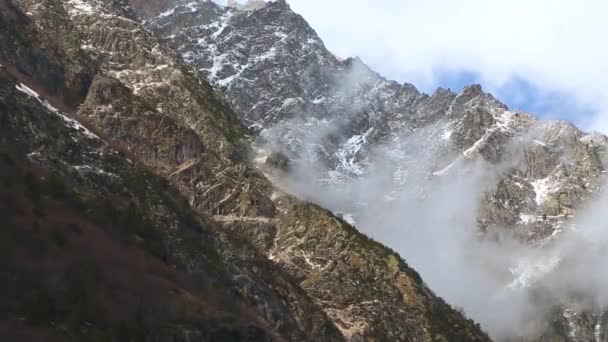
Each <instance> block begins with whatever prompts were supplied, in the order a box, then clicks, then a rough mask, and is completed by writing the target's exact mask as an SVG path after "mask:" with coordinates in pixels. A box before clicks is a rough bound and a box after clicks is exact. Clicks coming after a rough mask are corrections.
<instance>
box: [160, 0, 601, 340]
mask: <svg viewBox="0 0 608 342" xmlns="http://www.w3.org/2000/svg"><path fill="white" fill-rule="evenodd" d="M222 11H223V12H222V13H221V14H219V15H213V18H215V19H213V20H211V21H209V22H207V23H205V25H203V26H197V25H187V24H186V25H184V24H183V23H185V22H186V21H183V20H182V19H181V18H180V16H179V15H169V16H166V17H163V18H162V23H161V24H158V23H157V22H155V20H157V19H158V20H160V19H161V18H157V19H153V20H151V21H149V25H148V27H149V28H150V29H151V30H153V31H156V32H158V33H159V34H160V35H161V36H163V37H165V39H166V41H167V42H168V44H169V45H171V46H172V47H173V48H174V49H175V50H176V51H177V52H178V53H179V55H180V57H181V59H182V60H183V61H184V62H185V63H186V64H188V65H191V66H193V67H194V69H196V70H197V71H198V73H199V75H200V76H201V77H204V78H207V79H208V80H209V82H210V83H211V84H212V85H214V86H215V88H216V89H217V90H218V91H219V92H220V93H222V94H223V96H225V98H226V99H227V101H228V102H229V103H230V105H231V106H232V108H234V109H235V111H236V113H237V115H238V116H239V118H240V119H241V121H242V122H243V123H244V124H245V125H247V126H250V127H252V128H254V129H255V130H256V132H258V133H259V135H260V136H261V137H262V138H263V139H259V140H258V143H261V145H264V144H267V145H268V147H267V148H264V147H263V146H262V148H256V149H255V150H256V151H258V152H259V153H260V156H266V157H267V158H268V161H269V163H266V164H264V163H262V164H263V165H266V166H273V165H275V166H276V167H277V168H283V167H282V166H281V165H282V164H283V163H275V162H274V161H275V159H276V158H275V157H273V156H274V155H276V153H277V152H278V151H277V147H279V148H280V149H281V151H280V153H281V154H282V155H284V156H285V158H286V159H287V160H289V162H290V163H299V162H304V163H310V164H313V165H314V166H315V167H318V168H320V169H322V170H325V171H326V172H325V173H323V172H321V173H320V174H319V176H318V177H317V178H318V179H319V180H320V182H321V183H323V184H331V185H332V186H336V185H339V184H343V183H345V182H349V181H352V180H356V179H358V178H360V177H364V176H365V175H366V172H368V170H370V168H373V166H374V157H375V152H376V151H378V149H379V148H380V149H383V148H388V149H389V150H388V152H387V153H386V156H383V157H386V158H385V159H387V160H389V161H390V162H391V163H394V164H396V165H400V168H399V169H398V170H396V171H395V172H394V180H393V181H394V184H395V186H394V187H393V189H399V187H400V186H402V185H401V183H402V182H403V177H404V176H403V175H404V174H405V175H406V174H407V173H408V171H415V168H416V167H418V165H419V163H418V160H413V161H412V160H410V159H408V151H412V150H417V149H419V150H423V151H427V152H428V155H431V156H433V157H434V160H433V163H431V164H432V167H429V168H430V169H431V170H430V173H431V174H432V175H433V176H434V177H449V176H450V175H451V172H454V170H457V169H458V167H459V166H462V165H467V164H468V163H470V162H475V161H485V162H488V163H489V164H490V165H495V166H500V165H503V164H505V163H506V164H508V165H509V167H508V168H506V170H503V171H501V172H500V177H499V178H500V179H499V181H498V182H497V186H496V189H494V190H493V191H491V192H490V193H488V194H487V195H486V196H484V197H483V199H482V203H481V204H480V206H479V207H480V209H479V213H478V215H477V216H478V221H479V226H480V227H479V228H480V230H481V231H484V232H491V231H493V230H495V229H496V230H501V231H505V228H506V229H507V231H508V232H513V233H514V234H515V236H516V238H517V239H520V240H521V241H524V242H526V243H531V244H541V245H542V244H547V243H550V241H552V240H551V239H554V238H555V237H556V236H559V235H560V233H561V232H563V231H564V229H565V227H567V226H568V224H569V222H570V221H569V219H570V218H571V217H572V215H573V214H574V213H575V212H576V211H577V209H578V208H579V207H581V206H582V205H584V203H585V202H586V201H587V199H588V198H591V197H592V196H593V195H594V194H596V193H597V191H598V189H599V184H600V182H601V179H602V174H603V172H604V169H605V167H606V165H608V164H606V161H607V159H606V148H607V147H608V144H607V143H606V138H605V137H603V136H601V135H597V134H587V133H584V132H581V131H580V130H578V129H577V128H576V127H574V126H573V125H571V124H567V123H562V122H543V121H539V120H537V119H536V118H535V117H534V116H532V115H529V114H527V113H522V112H517V111H512V110H509V108H507V106H506V105H505V104H503V103H501V102H500V101H499V100H498V99H496V98H495V97H494V96H492V95H491V94H489V93H486V92H484V91H483V89H482V88H481V86H479V85H471V86H468V87H466V88H465V89H463V91H462V92H460V93H456V92H453V91H451V90H447V89H438V90H437V91H435V92H434V93H432V94H429V95H427V94H423V93H421V92H419V91H418V90H417V89H416V88H415V87H414V86H413V85H411V84H407V83H406V84H399V83H397V82H394V81H391V80H387V79H385V78H383V77H382V76H380V75H378V74H377V73H375V72H374V71H373V70H372V69H371V68H369V67H367V66H366V65H365V64H364V63H363V62H362V61H360V60H359V59H357V58H349V59H346V60H342V59H339V58H337V57H336V56H334V55H333V54H332V53H331V52H330V51H329V50H328V49H327V48H326V47H325V46H324V44H323V42H322V41H321V39H320V38H319V37H318V35H317V34H316V33H315V31H314V30H313V29H312V28H311V27H310V26H309V25H308V24H307V23H306V21H305V20H304V19H303V18H302V17H300V16H299V15H297V14H296V13H294V12H293V11H292V10H291V9H290V8H289V7H288V6H285V5H284V2H281V3H269V4H268V5H267V6H265V7H264V8H260V9H258V10H256V11H254V12H247V13H243V12H239V11H230V10H229V9H223V10H222ZM196 15H201V14H196ZM210 17H211V16H210ZM167 27H171V29H170V30H167ZM420 132H424V133H420ZM257 147H259V146H257ZM258 157H259V156H258ZM292 165H294V164H292ZM293 169H297V167H296V168H293ZM372 170H373V169H372ZM385 197H386V198H389V200H388V202H383V201H385V199H384V198H379V199H378V202H382V203H386V204H387V205H389V204H390V199H391V198H393V197H392V196H385ZM366 200H367V201H369V199H366ZM332 209H336V211H344V212H347V210H346V209H344V208H332ZM349 209H350V208H349ZM355 216H356V215H355ZM370 229H371V228H370ZM518 276H519V275H517V274H516V275H514V277H516V278H517V277H518ZM591 316H593V315H591ZM559 324H564V323H563V321H560V322H559ZM565 329H566V330H567V329H569V328H568V327H566V328H565ZM581 329H582V328H581ZM582 330H584V329H582ZM581 334H582V335H581V336H584V335H585V333H583V332H581Z"/></svg>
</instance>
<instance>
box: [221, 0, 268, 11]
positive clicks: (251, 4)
mask: <svg viewBox="0 0 608 342" xmlns="http://www.w3.org/2000/svg"><path fill="white" fill-rule="evenodd" d="M266 4H267V2H266V1H264V0H247V2H245V3H242V2H240V1H238V0H228V7H232V8H236V9H239V10H243V11H254V10H257V9H260V8H264V7H266Z"/></svg>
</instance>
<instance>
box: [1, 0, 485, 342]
mask: <svg viewBox="0 0 608 342" xmlns="http://www.w3.org/2000/svg"><path fill="white" fill-rule="evenodd" d="M130 4H131V6H127V1H119V0H117V1H101V0H68V1H60V0H45V1H30V0H22V1H14V2H2V3H1V4H0V27H1V28H2V29H3V32H9V33H10V34H7V35H0V53H1V54H0V64H2V66H0V81H1V82H0V123H1V124H2V125H0V132H1V133H2V134H1V135H0V152H1V153H3V154H2V155H1V157H2V159H1V160H0V163H1V164H2V165H1V167H2V170H3V173H2V174H3V176H4V175H5V174H8V173H5V172H4V171H5V170H11V172H13V171H14V173H15V175H16V176H15V178H16V179H18V180H19V181H18V182H15V184H14V185H13V186H14V188H12V190H10V191H9V192H8V193H5V192H4V191H3V192H1V193H0V196H2V197H1V198H2V201H0V214H1V216H0V223H2V224H3V225H2V227H3V230H2V239H1V240H2V242H1V243H2V247H3V249H2V253H4V252H5V251H6V250H5V249H4V247H5V246H6V245H5V244H4V241H7V240H5V238H9V239H11V240H8V241H13V240H15V241H16V243H14V244H11V246H10V247H11V249H10V256H11V257H10V258H3V259H2V262H3V263H4V262H7V263H9V265H10V267H7V268H3V271H4V270H5V269H8V271H9V274H8V275H7V276H6V277H5V276H4V275H5V274H4V273H3V275H2V278H3V280H6V279H8V281H6V282H4V281H3V282H0V283H1V284H2V286H6V288H4V287H3V289H7V291H9V290H10V291H11V292H7V293H9V294H15V296H12V295H9V296H5V297H4V299H3V304H4V301H7V302H9V304H10V305H2V314H3V315H2V317H0V320H2V323H1V324H0V336H5V335H6V336H13V335H11V334H12V333H22V334H25V335H23V336H30V335H31V334H34V336H37V335H36V334H42V335H43V336H45V338H42V337H41V338H39V340H45V341H46V340H49V341H53V340H63V339H64V338H65V337H66V336H70V338H72V337H74V338H81V339H82V340H95V339H99V338H101V339H103V340H106V339H107V340H133V341H139V340H154V341H165V340H173V341H192V340H203V341H269V340H272V341H275V340H276V341H343V340H352V341H366V340H367V341H373V340H376V341H420V340H425V341H431V340H439V341H488V340H489V338H488V336H487V335H486V334H485V332H483V331H482V329H481V328H480V327H479V326H478V325H477V324H476V323H475V322H473V321H472V320H470V319H467V318H466V317H465V315H463V314H462V313H461V312H459V311H457V310H455V309H454V308H453V307H452V306H450V305H448V304H447V303H446V302H445V301H444V300H443V299H441V298H440V297H438V296H437V295H435V294H434V293H433V292H432V291H431V290H430V289H429V288H428V286H427V285H426V284H425V283H424V282H423V280H422V279H421V277H420V276H419V274H418V273H417V272H416V271H414V270H413V269H412V268H410V267H409V266H408V265H407V264H406V263H405V261H404V260H403V259H402V258H401V257H400V256H399V255H398V254H397V253H395V252H394V251H392V250H390V249H389V248H386V247H385V246H383V245H382V244H380V243H377V242H374V241H373V240H371V239H369V238H368V237H367V236H365V235H363V234H361V233H360V232H358V231H357V230H356V229H355V228H354V227H353V226H352V225H350V224H348V222H346V220H345V219H347V218H348V216H346V215H344V216H343V217H344V218H345V219H341V218H340V217H338V216H336V215H334V214H333V213H332V212H331V211H328V210H325V209H322V208H321V207H319V206H317V205H315V204H312V203H309V202H304V201H301V200H299V199H297V198H295V197H293V196H290V195H288V194H286V193H285V192H284V191H282V190H281V189H280V188H278V187H276V186H275V185H273V184H272V183H271V182H270V181H269V180H268V179H267V178H266V177H265V175H264V174H263V173H261V172H260V171H259V170H258V167H257V166H258V165H267V166H268V167H272V168H275V167H277V168H280V169H283V170H284V171H289V170H290V169H292V168H294V167H296V166H297V165H294V164H293V163H291V162H290V159H289V158H290V156H289V154H288V153H287V152H283V151H281V150H277V151H273V152H272V153H268V154H269V156H270V158H264V160H259V159H258V160H257V163H256V160H254V161H253V162H252V160H251V159H253V158H252V157H255V156H256V155H255V153H254V149H252V148H251V146H250V145H251V142H252V141H253V140H254V139H253V136H252V134H251V133H252V131H251V130H249V129H247V127H245V126H244V125H243V124H242V121H241V120H240V114H238V113H239V112H237V111H235V110H233V109H231V108H230V106H229V105H228V104H227V102H228V101H227V100H226V99H224V98H223V96H222V95H221V94H218V93H217V92H216V91H215V90H214V89H213V88H212V87H211V86H210V85H209V83H208V82H207V81H206V80H205V79H204V78H199V77H198V76H197V70H196V69H194V68H193V67H192V66H189V65H185V64H184V63H183V61H182V60H181V58H180V57H179V55H178V54H177V53H176V52H175V51H174V50H173V49H172V48H171V47H169V46H167V45H166V44H165V43H164V42H163V40H162V39H160V38H159V36H157V35H155V34H154V33H153V32H151V31H150V30H148V29H146V27H145V26H143V25H142V21H141V18H142V16H145V15H147V14H148V15H150V14H154V16H155V17H158V18H156V19H150V21H149V22H148V23H149V24H150V25H152V22H153V21H155V22H161V21H162V20H163V18H167V17H172V16H174V15H177V16H182V18H183V19H184V22H183V23H185V22H186V21H187V19H188V18H187V16H186V15H187V14H193V13H195V12H199V13H200V14H201V16H194V17H191V18H190V19H191V21H190V22H191V23H192V24H193V25H199V26H200V25H207V24H211V23H212V22H214V21H216V20H219V19H218V18H225V17H226V16H227V14H226V13H228V12H229V13H233V12H234V13H254V12H257V11H262V10H265V9H267V8H275V7H272V6H276V5H279V8H287V6H286V5H285V4H284V3H278V4H275V5H272V4H269V5H268V6H265V7H263V8H258V9H257V10H255V8H256V7H259V5H260V4H258V6H255V4H256V3H255V2H252V3H250V5H254V6H253V7H239V8H236V9H229V10H228V12H227V10H226V9H225V8H222V7H218V6H216V5H215V4H213V3H211V2H208V1H198V2H193V1H184V2H180V3H175V2H173V1H136V0H133V1H130ZM176 5H179V6H177V7H175V6H176ZM201 8H203V9H205V11H201V10H200V9H201ZM294 18H295V17H294ZM222 20H223V19H222ZM298 20H300V23H303V21H301V19H298ZM168 29H169V28H168ZM42 62H44V63H42ZM218 73H220V72H219V71H218ZM51 76H52V77H51ZM49 80H50V81H49ZM288 103H291V102H290V101H288ZM259 115H260V117H261V116H262V114H259ZM319 120H320V121H323V118H320V119H319ZM277 122H279V121H277ZM294 148H296V149H297V146H294ZM6 150H8V151H9V152H10V158H9V157H7V156H6V155H5V151H6ZM255 151H257V150H255ZM264 153H266V151H265V150H264V149H262V151H260V154H264ZM12 158H14V159H12ZM5 160H10V161H12V162H14V163H13V164H10V163H9V162H5ZM15 161H18V162H15ZM330 162H331V160H330V159H328V163H330ZM26 170H33V171H34V172H35V173H36V175H37V176H38V175H40V176H41V177H38V178H36V179H38V180H37V181H40V182H41V184H43V185H45V187H46V181H45V179H46V178H45V176H46V175H47V174H52V175H53V176H54V177H56V179H55V181H56V182H65V184H67V185H66V188H69V189H72V188H73V191H74V192H73V193H72V192H68V191H67V190H66V188H61V189H63V190H64V192H63V193H62V192H61V191H56V189H55V191H54V192H53V193H54V194H51V195H47V194H44V196H42V197H41V198H42V200H43V202H44V203H47V202H50V203H53V204H55V205H56V206H55V207H53V208H54V209H56V210H54V211H52V212H49V214H50V215H48V216H47V217H45V219H44V220H42V219H40V220H38V219H37V218H32V217H33V215H34V214H32V213H30V210H29V209H28V210H12V209H14V208H15V207H14V204H13V203H18V202H19V201H22V200H23V198H22V197H23V195H22V193H23V188H24V187H25V186H28V184H29V187H30V188H35V184H38V183H36V182H37V181H32V180H31V179H30V178H31V177H25V179H26V180H27V182H29V183H28V184H24V181H23V179H24V177H23V175H22V174H23V173H26ZM38 173H40V174H38ZM11 177H12V176H11ZM32 177H33V176H32ZM11 179H13V178H11ZM9 183H11V182H9V181H6V182H5V184H9ZM54 186H57V183H55V185H54ZM7 188H8V186H7ZM45 189H46V188H45ZM58 193H59V194H58ZM66 194H70V195H72V196H74V198H70V201H72V200H73V202H67V203H63V202H61V203H55V202H57V201H55V199H53V198H55V197H57V196H64V195H66ZM53 196H55V197H53ZM33 198H34V199H35V197H33ZM80 201H83V202H84V204H86V205H85V206H84V208H83V207H82V205H84V204H83V203H81V202H80ZM28 203H29V202H28ZM71 206H75V207H77V209H78V210H80V211H79V213H78V214H77V215H75V217H76V218H77V219H78V220H80V221H81V222H79V223H82V224H83V225H86V227H87V229H84V230H85V231H86V232H87V233H86V234H85V235H86V236H88V238H89V239H87V240H86V241H83V240H82V239H81V240H79V238H77V237H75V235H76V234H77V230H78V229H76V228H74V227H73V226H72V228H70V229H71V231H72V232H71V233H70V234H74V236H73V235H70V236H69V238H68V239H67V240H69V242H70V243H71V244H70V245H68V246H67V247H66V248H64V249H58V248H53V249H52V250H51V252H52V254H51V255H48V256H45V255H44V254H43V255H42V257H40V258H39V259H36V262H29V259H26V260H28V261H23V260H24V259H23V258H19V257H18V256H19V255H21V254H23V253H26V254H27V253H30V252H31V250H35V249H36V248H35V247H36V246H37V245H36V243H37V242H39V239H38V236H34V235H35V234H36V231H37V230H40V229H38V228H36V229H34V227H35V226H36V225H35V222H30V221H31V220H34V221H36V220H38V221H39V222H38V223H39V225H40V226H41V228H42V229H41V230H43V231H45V232H46V229H47V228H48V229H51V230H52V229H59V230H61V231H64V230H66V229H67V228H65V226H66V224H64V223H65V222H63V221H61V220H63V219H65V217H64V216H69V215H62V214H63V213H64V211H65V210H67V211H69V210H74V209H73V208H71ZM7 211H8V212H9V215H8V220H9V222H10V223H11V225H10V230H9V232H10V234H9V235H6V234H5V232H6V230H5V229H4V227H6V226H5V225H4V223H5V221H4V220H5V219H7V217H6V215H5V214H6V212H7ZM37 212H38V213H40V211H38V210H37ZM70 213H71V212H70ZM22 216H23V217H22ZM24 217H25V219H27V220H30V221H19V220H21V219H23V218H24ZM57 220H58V221H57ZM98 220H99V221H98ZM23 222H26V223H27V225H25V224H21V223H23ZM55 222H59V223H61V224H58V225H57V227H54V223H55ZM100 222H101V223H100ZM12 223H20V224H12ZM30 223H31V224H30ZM25 226H27V227H30V226H32V227H33V229H31V230H26V229H21V228H22V227H25ZM91 226H92V227H91ZM89 228H90V230H92V231H95V232H97V234H98V235H87V234H88V232H89ZM32 234H33V235H32ZM44 236H45V237H46V235H44ZM28 238H31V239H29V240H28ZM54 238H55V240H57V241H59V243H66V241H65V239H64V238H62V237H61V236H57V234H55V236H54ZM73 241H74V242H73ZM24 242H25V244H24ZM76 242H78V243H76ZM81 242H82V243H81ZM85 242H86V243H85ZM100 245H101V246H103V247H99V246H100ZM68 247H70V248H68ZM71 247H73V248H71ZM35 252H38V251H35ZM20 253H21V254H20ZM34 254H35V253H34ZM39 256H40V255H39ZM43 257H45V258H43ZM89 257H92V258H94V259H95V261H96V263H95V266H96V267H95V269H100V270H101V271H100V273H101V274H102V275H103V277H101V278H93V279H94V280H91V281H90V282H88V283H86V284H88V285H90V287H87V288H85V291H80V290H82V289H81V288H80V287H78V288H77V289H76V290H78V291H71V290H72V288H71V287H70V286H68V285H70V284H71V283H70V282H69V281H70V280H71V279H73V278H71V276H73V272H72V268H71V267H70V266H71V264H72V263H76V264H77V265H80V264H79V262H80V261H81V260H87V258H89ZM40 259H43V260H40ZM49 260H50V261H57V265H55V264H53V265H51V266H52V267H48V268H45V267H44V266H46V265H47V264H46V263H45V261H49ZM84 265H85V266H86V265H88V264H86V263H85V264H84ZM25 266H27V267H33V268H32V269H23V270H22V268H23V267H25ZM82 268H85V269H84V271H90V269H88V268H86V267H77V268H76V269H77V270H79V271H80V270H81V269H82ZM66 270H67V271H66ZM11 272H17V273H11ZM15 274H17V276H15ZM85 274H86V275H88V274H89V273H85ZM116 274H120V275H121V276H120V277H119V276H117V275H116ZM99 279H101V280H99ZM102 280H103V281H102ZM116 282H117V283H118V284H116ZM15 284H18V285H20V286H17V285H15ZM47 285H49V286H47ZM47 290H48V293H47V292H44V291H47ZM98 291H99V292H98ZM23 293H25V294H27V296H25V297H20V296H21V295H22V294H23ZM40 293H42V295H40ZM13 297H14V298H13ZM30 297H31V298H30ZM49 297H50V298H49ZM37 298H41V299H37ZM31 299H33V300H34V305H25V306H26V309H24V308H23V307H24V305H22V304H24V303H25V304H29V303H30V302H31ZM84 299H86V300H87V301H84ZM36 300H38V302H36ZM70 300H71V301H70ZM89 300H90V302H89ZM49 302H50V303H51V304H49ZM55 302H56V303H58V308H60V310H54V304H55ZM38 303H41V304H42V307H43V308H45V309H46V308H48V307H49V306H50V307H51V309H49V310H46V312H42V314H40V311H41V310H38V305H37V304H38ZM59 304H60V305H59ZM64 304H65V305H64ZM91 308H94V309H95V311H94V312H89V309H91ZM97 309H99V310H100V312H101V314H100V313H99V312H97ZM4 310H7V311H4ZM23 310H26V311H27V316H28V319H29V317H30V316H32V313H31V312H30V311H33V314H34V316H35V317H34V318H35V319H36V321H37V322H38V323H40V324H39V325H31V326H30V325H28V322H26V321H28V320H24V319H22V317H23V314H24V312H23ZM104 310H107V311H104ZM5 313H6V315H5ZM36 314H38V315H37V316H36ZM17 325H18V326H19V329H13V331H9V332H6V330H11V329H10V328H11V327H13V326H17ZM5 327H9V328H8V329H5ZM9 333H10V334H9ZM20 336H21V335H20ZM47 336H51V337H50V338H47ZM25 339H27V338H25ZM6 340H11V341H12V340H23V338H6Z"/></svg>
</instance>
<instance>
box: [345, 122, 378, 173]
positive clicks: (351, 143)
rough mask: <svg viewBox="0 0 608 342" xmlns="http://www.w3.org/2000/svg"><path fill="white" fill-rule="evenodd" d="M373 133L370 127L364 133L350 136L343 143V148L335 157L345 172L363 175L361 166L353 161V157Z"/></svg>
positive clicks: (372, 128)
mask: <svg viewBox="0 0 608 342" xmlns="http://www.w3.org/2000/svg"><path fill="white" fill-rule="evenodd" d="M373 131H374V127H370V128H369V129H368V130H367V131H366V132H365V133H363V134H360V135H354V136H352V137H351V138H350V139H348V141H347V142H346V143H344V145H343V147H342V148H341V149H340V150H339V151H338V152H336V156H337V157H338V160H339V162H340V164H341V166H342V167H343V168H344V169H345V170H347V171H350V172H352V173H354V174H357V175H360V174H362V173H363V170H362V169H361V166H360V165H358V164H357V162H356V161H355V157H356V155H357V154H358V153H359V151H361V149H362V148H363V146H364V145H365V144H366V143H367V138H368V137H369V135H370V134H371V133H372V132H373Z"/></svg>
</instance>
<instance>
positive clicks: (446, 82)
mask: <svg viewBox="0 0 608 342" xmlns="http://www.w3.org/2000/svg"><path fill="white" fill-rule="evenodd" d="M395 76H397V78H400V77H399V76H398V75H395ZM485 83H486V82H484V79H483V77H482V76H481V75H480V74H478V73H475V72H467V71H461V72H455V71H445V72H438V73H436V76H435V77H434V78H433V81H432V82H430V83H425V84H422V85H417V86H418V87H419V89H420V90H421V91H424V92H426V93H432V92H433V91H435V89H436V88H437V87H443V88H449V89H451V90H452V91H455V92H460V91H461V90H462V89H463V88H464V87H465V86H467V85H470V84H481V85H482V86H483V85H484V84H485ZM484 90H485V91H488V92H490V93H492V94H493V95H494V96H495V97H497V98H498V99H499V100H500V101H501V102H503V103H504V104H506V105H507V106H508V107H509V109H511V110H518V111H524V112H528V113H533V114H534V115H536V116H537V117H539V118H543V119H559V120H566V121H580V122H584V121H585V118H589V117H592V116H593V114H594V113H595V112H596V110H597V109H596V108H593V107H591V106H585V105H583V104H580V103H578V102H577V100H576V98H574V97H572V96H570V95H569V94H560V93H559V92H557V91H554V92H551V91H549V92H547V91H544V90H543V89H539V88H538V87H536V86H534V85H533V84H531V83H529V82H527V81H526V80H525V79H520V78H513V79H510V80H509V81H507V82H506V83H504V84H503V85H501V86H499V87H487V86H486V87H485V89H484Z"/></svg>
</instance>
